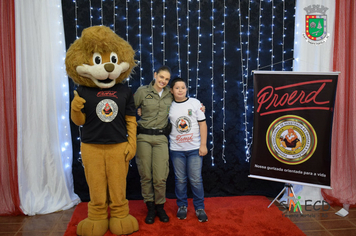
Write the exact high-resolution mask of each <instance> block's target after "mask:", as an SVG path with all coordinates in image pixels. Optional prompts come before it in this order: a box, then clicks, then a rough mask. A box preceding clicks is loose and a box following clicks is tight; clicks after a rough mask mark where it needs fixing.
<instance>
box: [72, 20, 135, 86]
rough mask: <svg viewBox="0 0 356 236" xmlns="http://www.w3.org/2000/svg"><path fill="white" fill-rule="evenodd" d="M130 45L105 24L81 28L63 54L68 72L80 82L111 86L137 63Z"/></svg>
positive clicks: (119, 81) (126, 74)
mask: <svg viewBox="0 0 356 236" xmlns="http://www.w3.org/2000/svg"><path fill="white" fill-rule="evenodd" d="M134 56H135V51H134V50H133V49H132V47H131V45H130V44H129V43H128V42H127V41H125V40H124V39H122V38H121V37H119V36H118V35H117V34H115V33H114V32H113V31H112V30H111V29H110V28H108V27H106V26H92V27H89V28H86V29H84V30H83V32H82V36H81V37H80V38H79V39H77V40H76V41H74V43H73V44H72V45H71V46H70V47H69V49H68V51H67V55H66V60H65V64H66V69H67V73H68V76H69V77H70V78H72V80H73V81H74V82H75V83H76V84H79V85H83V86H87V87H99V88H111V87H112V86H114V85H115V84H117V83H121V82H123V81H124V80H125V79H126V78H128V77H129V76H130V74H131V72H132V70H133V68H134V67H135V66H136V62H135V59H134Z"/></svg>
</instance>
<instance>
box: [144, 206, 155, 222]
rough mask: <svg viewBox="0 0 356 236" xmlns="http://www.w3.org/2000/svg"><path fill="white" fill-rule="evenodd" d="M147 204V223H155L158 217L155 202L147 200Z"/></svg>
mask: <svg viewBox="0 0 356 236" xmlns="http://www.w3.org/2000/svg"><path fill="white" fill-rule="evenodd" d="M146 206H147V209H148V212H147V216H146V219H145V222H146V224H153V223H154V222H155V217H156V209H155V203H154V202H146Z"/></svg>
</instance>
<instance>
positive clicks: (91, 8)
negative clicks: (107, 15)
mask: <svg viewBox="0 0 356 236" xmlns="http://www.w3.org/2000/svg"><path fill="white" fill-rule="evenodd" d="M89 12H90V26H93V7H92V6H91V0H89Z"/></svg>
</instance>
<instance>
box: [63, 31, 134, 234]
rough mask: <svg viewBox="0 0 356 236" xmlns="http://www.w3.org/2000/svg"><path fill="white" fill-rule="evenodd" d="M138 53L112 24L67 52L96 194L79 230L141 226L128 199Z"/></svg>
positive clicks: (126, 230)
mask: <svg viewBox="0 0 356 236" xmlns="http://www.w3.org/2000/svg"><path fill="white" fill-rule="evenodd" d="M134 57H135V51H134V50H133V49H132V47H131V46H130V44H129V43H128V42H126V41H125V40H124V39H122V38H121V37H119V36H118V35H116V34H115V33H114V32H113V31H112V30H111V29H110V28H108V27H106V26H92V27H89V28H86V29H84V30H83V33H82V36H81V38H79V39H77V40H76V41H75V42H74V43H73V44H72V45H71V46H70V47H69V49H68V51H67V55H66V59H65V64H66V70H67V74H68V76H69V77H70V78H71V79H72V80H73V81H74V83H76V84H77V85H78V88H77V90H76V91H74V98H73V100H72V103H71V119H72V121H73V122H74V123H75V124H76V125H78V126H82V132H81V157H82V160H83V164H84V171H85V177H86V180H87V183H88V186H89V193H90V202H89V204H88V218H86V219H84V220H82V221H81V222H79V224H78V226H77V234H78V235H85V236H94V235H104V234H105V233H106V232H107V231H108V230H110V231H111V233H113V234H115V235H122V234H131V233H133V232H135V231H137V230H138V228H139V227H138V222H137V220H136V218H135V217H133V216H132V215H130V214H129V207H128V201H127V199H126V176H127V172H128V168H129V161H130V160H131V159H132V158H133V157H134V156H135V154H136V129H137V123H136V109H135V105H134V100H133V94H132V92H131V90H130V89H129V88H128V87H127V86H126V85H124V84H123V83H122V82H123V81H124V80H126V79H128V78H129V76H130V75H131V73H132V71H133V68H134V67H135V66H136V61H135V59H134ZM108 208H110V217H109V214H108Z"/></svg>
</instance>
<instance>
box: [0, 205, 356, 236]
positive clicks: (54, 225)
mask: <svg viewBox="0 0 356 236" xmlns="http://www.w3.org/2000/svg"><path fill="white" fill-rule="evenodd" d="M274 204H276V205H277V206H278V207H279V208H280V210H281V212H282V214H283V215H284V216H285V217H288V218H289V219H290V220H291V221H292V222H294V223H295V224H296V225H297V226H298V227H299V228H300V229H301V230H302V231H303V232H304V233H305V234H306V235H308V236H317V235H320V236H321V235H322V236H324V235H327V236H332V235H334V236H351V235H356V208H352V209H350V211H349V214H348V215H347V216H346V217H340V216H338V215H336V214H335V213H336V212H337V211H339V210H340V209H341V207H331V208H330V209H328V210H327V211H322V210H320V209H319V210H315V209H313V208H312V207H309V206H308V207H307V208H306V209H305V206H302V208H303V209H302V211H303V215H301V214H300V213H299V212H293V211H289V210H288V209H285V208H284V207H283V206H281V205H279V203H277V202H275V203H274ZM73 211H74V208H72V209H69V210H66V211H61V212H56V213H52V214H47V215H37V216H1V217H0V236H25V235H26V236H62V235H63V234H64V232H65V230H66V228H67V224H68V222H69V221H70V218H71V216H72V213H73Z"/></svg>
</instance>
